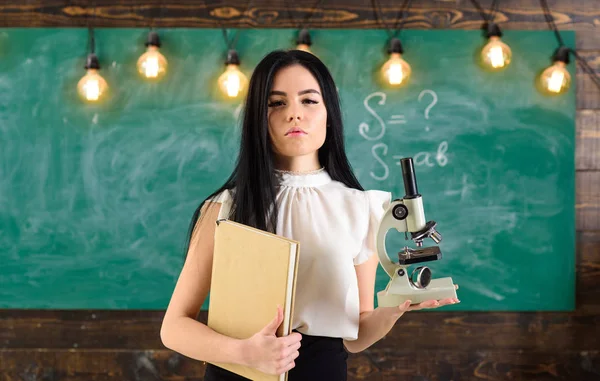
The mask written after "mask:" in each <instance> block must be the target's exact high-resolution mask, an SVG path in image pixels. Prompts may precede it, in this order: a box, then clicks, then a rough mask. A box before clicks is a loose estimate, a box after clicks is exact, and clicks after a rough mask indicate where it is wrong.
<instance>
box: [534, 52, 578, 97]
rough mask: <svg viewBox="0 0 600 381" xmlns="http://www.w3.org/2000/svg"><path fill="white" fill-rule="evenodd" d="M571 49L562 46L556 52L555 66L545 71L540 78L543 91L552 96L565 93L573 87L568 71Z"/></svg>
mask: <svg viewBox="0 0 600 381" xmlns="http://www.w3.org/2000/svg"><path fill="white" fill-rule="evenodd" d="M570 52H571V49H570V48H568V47H566V46H561V47H559V48H558V49H556V51H555V52H554V55H553V60H554V64H553V65H552V66H550V67H549V68H547V69H546V70H544V71H543V72H542V75H541V76H540V82H539V84H540V86H541V88H542V90H544V91H546V92H548V93H550V94H562V93H565V92H566V91H567V90H568V89H569V86H571V75H570V74H569V71H568V70H567V65H568V64H569V53H570Z"/></svg>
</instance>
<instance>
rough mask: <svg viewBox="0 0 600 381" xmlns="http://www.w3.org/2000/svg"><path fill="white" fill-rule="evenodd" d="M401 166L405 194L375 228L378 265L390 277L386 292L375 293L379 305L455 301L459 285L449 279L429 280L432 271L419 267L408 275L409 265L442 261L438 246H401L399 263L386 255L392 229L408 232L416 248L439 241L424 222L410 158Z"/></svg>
mask: <svg viewBox="0 0 600 381" xmlns="http://www.w3.org/2000/svg"><path fill="white" fill-rule="evenodd" d="M401 166H402V176H403V178H404V190H405V193H406V195H405V196H404V198H402V199H395V200H394V201H392V203H391V204H390V206H389V208H388V209H387V211H386V213H385V214H384V215H383V218H382V219H381V221H380V222H379V227H378V229H377V254H378V255H379V263H380V264H381V267H383V269H384V270H385V272H386V273H387V274H388V275H389V276H390V278H391V279H390V282H389V283H388V285H387V287H386V288H385V290H382V291H380V292H378V293H377V301H378V304H379V306H382V307H395V306H399V305H400V304H402V303H404V302H405V301H406V300H410V301H411V302H412V304H418V303H421V302H424V301H427V300H434V299H435V300H440V299H446V298H456V297H457V296H456V289H457V288H458V286H457V285H454V284H453V283H452V278H439V279H432V278H431V270H430V269H429V268H428V267H426V266H419V267H417V268H415V269H414V270H413V271H412V272H411V273H410V274H409V273H408V267H409V266H410V265H413V264H417V263H423V262H428V261H434V260H438V259H441V257H442V253H441V251H440V248H439V246H432V247H427V248H423V249H411V248H409V247H404V249H403V250H402V251H400V252H399V253H398V263H394V262H393V261H392V260H391V259H390V257H389V256H388V253H387V250H386V248H385V237H386V235H387V232H388V230H390V229H392V228H395V229H396V230H397V231H399V232H404V233H405V235H406V236H407V237H408V233H411V239H412V240H413V241H414V242H415V244H416V245H417V247H421V246H423V239H425V238H431V239H432V240H433V241H434V242H435V243H436V244H437V243H439V242H440V241H441V240H442V236H441V234H440V233H438V232H437V231H436V229H435V227H436V223H435V221H428V222H425V212H424V210H423V198H422V197H421V195H420V194H419V192H418V190H417V181H416V178H415V172H414V166H413V161H412V158H404V159H401Z"/></svg>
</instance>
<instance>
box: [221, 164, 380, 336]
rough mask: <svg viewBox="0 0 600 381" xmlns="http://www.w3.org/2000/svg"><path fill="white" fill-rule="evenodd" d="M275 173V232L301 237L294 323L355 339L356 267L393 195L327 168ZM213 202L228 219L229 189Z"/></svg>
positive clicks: (370, 248)
mask: <svg viewBox="0 0 600 381" xmlns="http://www.w3.org/2000/svg"><path fill="white" fill-rule="evenodd" d="M276 173H277V175H278V176H277V178H278V179H279V180H280V181H279V186H278V187H277V190H278V191H277V197H276V202H277V206H278V208H279V215H278V217H277V227H276V233H277V234H278V235H282V236H284V237H287V238H291V239H294V240H296V241H299V242H300V259H299V267H298V278H297V280H296V282H297V283H296V305H295V307H294V317H293V322H292V327H293V329H296V330H297V331H298V332H301V333H303V334H306V335H313V336H328V337H338V338H343V339H345V340H356V338H357V337H358V322H359V313H360V312H359V298H358V282H357V278H356V272H355V269H354V266H355V265H359V264H361V263H363V262H365V261H366V260H367V259H368V258H369V257H370V256H371V255H372V254H373V253H375V252H376V246H375V234H376V231H375V229H377V223H378V221H379V220H380V219H381V218H382V217H383V213H384V212H385V210H386V208H387V207H388V205H389V204H390V202H391V196H392V195H391V193H390V192H384V191H379V190H369V191H360V190H357V189H352V188H348V187H347V186H346V185H344V184H343V183H341V182H339V181H335V180H332V179H331V177H330V176H329V174H328V173H327V171H326V170H325V169H321V170H318V171H315V172H312V173H309V174H293V173H290V172H283V171H276ZM212 201H215V202H220V203H222V206H221V211H220V212H219V218H227V217H228V214H229V211H230V209H231V194H230V193H229V191H224V192H222V193H221V194H219V195H217V196H216V198H214V199H213V200H212Z"/></svg>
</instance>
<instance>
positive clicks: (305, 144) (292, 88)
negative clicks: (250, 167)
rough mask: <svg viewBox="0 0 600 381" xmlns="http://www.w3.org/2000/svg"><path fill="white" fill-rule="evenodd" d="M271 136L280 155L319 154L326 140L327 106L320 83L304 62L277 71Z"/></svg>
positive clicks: (271, 98)
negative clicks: (303, 64) (304, 65)
mask: <svg viewBox="0 0 600 381" xmlns="http://www.w3.org/2000/svg"><path fill="white" fill-rule="evenodd" d="M268 110H269V111H268V119H269V136H270V137H271V141H272V144H273V150H274V152H275V154H276V155H279V156H283V157H294V156H306V155H313V154H314V155H316V154H317V152H318V150H319V148H321V146H322V145H323V143H324V142H325V135H326V131H327V109H326V108H325V104H324V103H323V96H322V93H321V88H320V87H319V83H318V82H317V80H316V79H315V78H314V77H313V75H312V74H311V73H310V71H308V70H307V69H306V68H304V67H303V66H302V65H292V66H288V67H286V68H283V69H281V70H279V72H277V74H276V75H275V78H274V79H273V88H272V90H271V92H270V94H269V102H268Z"/></svg>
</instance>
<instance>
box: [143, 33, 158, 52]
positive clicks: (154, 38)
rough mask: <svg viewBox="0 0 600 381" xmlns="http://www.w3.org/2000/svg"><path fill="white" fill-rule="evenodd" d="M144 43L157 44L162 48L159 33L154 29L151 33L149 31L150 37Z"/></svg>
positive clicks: (147, 44) (148, 44)
mask: <svg viewBox="0 0 600 381" xmlns="http://www.w3.org/2000/svg"><path fill="white" fill-rule="evenodd" d="M144 45H146V46H156V47H157V48H160V37H159V36H158V33H157V32H155V31H153V30H152V31H150V33H148V39H147V40H146V43H145V44H144Z"/></svg>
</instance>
